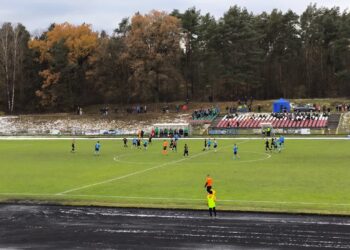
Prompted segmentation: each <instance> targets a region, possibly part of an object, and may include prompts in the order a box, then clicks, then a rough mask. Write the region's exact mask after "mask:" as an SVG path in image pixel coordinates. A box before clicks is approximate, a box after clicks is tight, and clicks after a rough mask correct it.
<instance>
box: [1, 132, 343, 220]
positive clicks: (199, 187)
mask: <svg viewBox="0 0 350 250" xmlns="http://www.w3.org/2000/svg"><path fill="white" fill-rule="evenodd" d="M96 141H97V139H83V140H77V141H76V152H75V153H71V152H70V150H71V140H0V156H1V157H0V200H1V201H18V200H19V201H22V200H23V201H38V202H49V203H60V204H72V205H105V206H126V207H157V208H189V209H206V208H207V206H206V190H205V189H204V183H205V177H206V175H207V174H210V175H211V176H212V178H213V181H214V183H213V188H214V189H215V190H216V192H217V209H218V210H245V211H277V212H306V213H325V214H327V213H333V214H350V195H349V194H350V150H349V149H350V140H332V139H329V140H328V139H324V140H316V139H308V140H307V139H305V140H304V139H300V140H296V139H288V138H287V139H286V144H285V147H284V149H283V150H282V152H280V153H278V152H273V151H272V152H268V153H266V152H265V145H264V140H263V139H254V140H250V139H235V138H232V139H218V144H219V147H218V151H217V152H214V150H213V149H211V150H206V151H203V139H192V140H191V139H189V140H184V139H180V141H179V143H178V152H171V151H169V153H168V155H162V153H161V151H162V147H161V146H162V140H154V141H153V142H152V145H150V146H149V147H148V149H147V150H144V149H143V148H142V149H136V148H133V147H132V146H131V140H129V143H128V144H129V147H128V148H124V147H123V143H122V140H121V139H113V140H111V139H109V140H101V141H100V142H101V153H100V155H99V156H96V155H94V144H95V143H96ZM185 143H187V144H188V145H189V152H190V155H189V157H184V156H183V146H184V144H185ZM234 143H236V144H237V145H238V148H239V156H240V158H239V159H236V160H234V159H233V153H232V148H233V144H234Z"/></svg>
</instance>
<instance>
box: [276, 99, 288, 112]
mask: <svg viewBox="0 0 350 250" xmlns="http://www.w3.org/2000/svg"><path fill="white" fill-rule="evenodd" d="M284 110H286V111H287V112H290V103H289V101H287V100H285V99H283V98H281V99H279V100H276V101H274V103H273V109H272V112H274V113H280V112H283V111H284Z"/></svg>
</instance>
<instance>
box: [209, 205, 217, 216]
mask: <svg viewBox="0 0 350 250" xmlns="http://www.w3.org/2000/svg"><path fill="white" fill-rule="evenodd" d="M213 213H214V216H215V217H216V209H215V207H213V208H209V215H210V217H212V216H213Z"/></svg>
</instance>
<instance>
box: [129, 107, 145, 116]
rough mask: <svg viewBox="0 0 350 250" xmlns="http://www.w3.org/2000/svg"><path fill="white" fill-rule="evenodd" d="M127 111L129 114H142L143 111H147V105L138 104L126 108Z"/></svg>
mask: <svg viewBox="0 0 350 250" xmlns="http://www.w3.org/2000/svg"><path fill="white" fill-rule="evenodd" d="M126 112H127V113H128V114H142V113H147V105H144V106H142V105H136V106H133V107H128V108H126Z"/></svg>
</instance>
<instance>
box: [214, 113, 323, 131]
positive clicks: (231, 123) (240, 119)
mask: <svg viewBox="0 0 350 250" xmlns="http://www.w3.org/2000/svg"><path fill="white" fill-rule="evenodd" d="M266 122H269V123H271V124H272V126H273V127H274V128H325V127H327V123H328V114H327V113H306V112H305V113H271V114H268V113H259V114H256V113H245V114H232V115H226V116H224V117H223V118H222V120H221V121H220V122H219V123H218V124H217V126H216V127H218V128H260V124H261V123H266Z"/></svg>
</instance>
